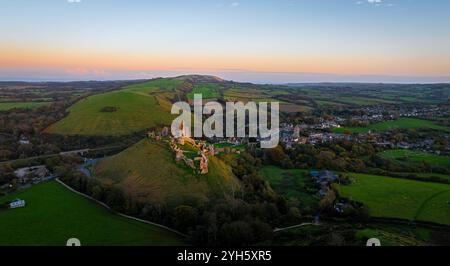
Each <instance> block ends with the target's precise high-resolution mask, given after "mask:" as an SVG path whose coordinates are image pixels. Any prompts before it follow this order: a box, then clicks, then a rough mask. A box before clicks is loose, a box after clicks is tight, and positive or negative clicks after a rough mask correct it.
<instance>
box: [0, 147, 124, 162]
mask: <svg viewBox="0 0 450 266" xmlns="http://www.w3.org/2000/svg"><path fill="white" fill-rule="evenodd" d="M126 147H128V146H123V145H122V146H108V147H101V148H95V149H90V148H87V149H83V150H73V151H65V152H60V153H54V154H48V155H40V156H33V157H27V158H22V159H15V160H10V161H3V162H0V164H8V163H15V162H20V161H25V160H35V159H45V158H51V157H56V156H60V155H68V154H75V153H78V152H89V151H102V150H109V149H115V148H126Z"/></svg>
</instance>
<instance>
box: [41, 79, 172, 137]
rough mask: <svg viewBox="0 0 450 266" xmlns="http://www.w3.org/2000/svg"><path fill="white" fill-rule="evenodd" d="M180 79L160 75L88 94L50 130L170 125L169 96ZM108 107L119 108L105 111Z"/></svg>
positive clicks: (123, 131)
mask: <svg viewBox="0 0 450 266" xmlns="http://www.w3.org/2000/svg"><path fill="white" fill-rule="evenodd" d="M180 82H181V81H179V80H173V79H158V80H153V81H150V82H146V83H142V84H137V85H132V86H128V87H126V88H124V89H122V90H119V91H113V92H108V93H103V94H98V95H94V96H91V97H88V98H86V99H83V100H81V101H79V102H78V103H76V104H75V105H73V106H72V107H70V108H69V109H68V112H69V115H68V116H67V117H65V118H64V119H62V120H61V121H59V122H57V123H56V124H53V125H51V126H50V127H49V128H47V129H46V131H47V132H50V133H56V134H62V135H99V136H104V135H111V136H118V135H127V134H132V133H135V132H139V131H142V130H145V129H148V128H153V127H158V126H162V125H170V123H171V121H172V120H173V118H174V116H172V115H171V114H170V108H171V103H170V101H168V99H167V97H169V96H170V94H174V90H176V88H177V86H179V85H180V84H181V83H180ZM164 93H165V94H164ZM104 107H115V108H116V109H117V110H116V111H115V112H102V108H104Z"/></svg>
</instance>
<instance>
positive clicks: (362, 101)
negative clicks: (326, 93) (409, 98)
mask: <svg viewBox="0 0 450 266" xmlns="http://www.w3.org/2000/svg"><path fill="white" fill-rule="evenodd" d="M337 101H339V102H342V103H345V104H351V105H362V106H364V105H374V104H379V103H395V102H394V101H388V100H383V99H377V98H366V97H355V96H342V97H339V98H338V99H337Z"/></svg>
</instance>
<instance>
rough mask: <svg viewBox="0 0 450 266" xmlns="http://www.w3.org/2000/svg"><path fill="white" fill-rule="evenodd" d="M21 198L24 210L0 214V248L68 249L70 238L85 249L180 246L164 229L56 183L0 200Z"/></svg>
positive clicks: (177, 240) (37, 186) (38, 186)
mask: <svg viewBox="0 0 450 266" xmlns="http://www.w3.org/2000/svg"><path fill="white" fill-rule="evenodd" d="M15 198H21V199H24V200H26V202H27V206H26V207H25V208H20V209H14V210H1V211H0V228H1V230H0V245H27V246H28V245H33V246H42V245H44V246H65V244H66V241H67V240H68V239H69V238H73V237H75V238H78V239H80V241H81V244H82V245H94V246H98V245H102V246H103V245H180V244H183V241H182V240H181V239H180V238H179V237H178V236H176V235H174V234H173V233H171V232H169V231H166V230H163V229H161V228H158V227H155V226H151V225H147V224H144V223H140V222H137V221H133V220H129V219H126V218H123V217H120V216H117V215H115V214H112V213H111V212H109V211H108V210H106V209H105V208H103V207H100V206H99V205H97V204H95V203H93V202H91V201H89V200H88V199H85V198H83V197H81V196H79V195H77V194H75V193H73V192H71V191H69V190H68V189H66V188H65V187H63V186H62V185H60V184H59V183H57V182H56V181H51V182H48V183H43V184H39V185H36V186H34V187H32V188H29V189H27V190H24V191H21V192H18V193H15V194H11V195H8V196H7V197H3V198H0V202H6V201H9V200H11V199H15Z"/></svg>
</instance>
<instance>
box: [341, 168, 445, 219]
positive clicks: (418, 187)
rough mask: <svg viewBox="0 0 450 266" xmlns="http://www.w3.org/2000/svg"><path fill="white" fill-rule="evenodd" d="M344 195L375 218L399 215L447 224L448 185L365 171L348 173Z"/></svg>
mask: <svg viewBox="0 0 450 266" xmlns="http://www.w3.org/2000/svg"><path fill="white" fill-rule="evenodd" d="M348 175H349V176H350V177H351V178H352V179H354V182H353V183H352V184H351V185H343V186H340V193H341V195H342V196H343V197H346V198H349V199H351V200H355V201H358V202H362V203H364V204H365V205H366V206H367V207H368V208H369V210H370V214H371V215H372V216H375V217H391V218H402V219H407V220H420V221H427V222H435V223H440V224H446V225H450V207H449V201H450V193H449V192H450V185H445V184H437V183H430V182H419V181H413V180H406V179H399V178H390V177H386V176H375V175H366V174H348Z"/></svg>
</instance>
